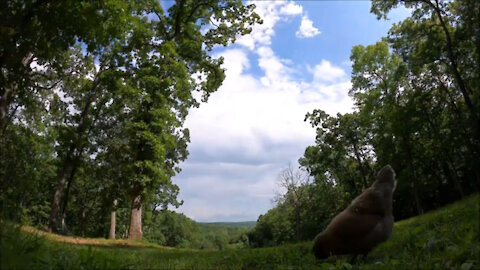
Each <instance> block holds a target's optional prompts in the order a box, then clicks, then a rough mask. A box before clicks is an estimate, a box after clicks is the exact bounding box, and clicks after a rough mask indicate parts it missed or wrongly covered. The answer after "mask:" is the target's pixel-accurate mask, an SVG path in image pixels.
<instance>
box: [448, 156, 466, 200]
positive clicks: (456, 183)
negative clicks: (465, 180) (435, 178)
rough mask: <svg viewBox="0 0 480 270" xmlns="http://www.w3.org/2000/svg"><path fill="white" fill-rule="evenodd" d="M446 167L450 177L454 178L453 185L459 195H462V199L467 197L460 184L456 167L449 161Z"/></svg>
mask: <svg viewBox="0 0 480 270" xmlns="http://www.w3.org/2000/svg"><path fill="white" fill-rule="evenodd" d="M446 166H447V168H448V170H449V172H450V176H451V178H452V182H453V183H452V184H453V187H454V188H455V189H456V190H457V192H458V195H460V198H463V197H465V192H463V188H462V184H461V183H460V179H459V178H458V174H457V171H456V170H455V166H453V164H452V162H451V161H448V162H447V163H446Z"/></svg>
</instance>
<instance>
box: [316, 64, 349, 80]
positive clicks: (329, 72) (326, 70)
mask: <svg viewBox="0 0 480 270" xmlns="http://www.w3.org/2000/svg"><path fill="white" fill-rule="evenodd" d="M313 79H314V80H315V81H319V82H335V81H338V80H339V79H345V71H344V70H343V69H342V68H340V67H335V66H333V65H332V64H331V63H330V62H329V61H327V60H322V62H321V63H320V64H319V65H316V66H315V67H314V68H313Z"/></svg>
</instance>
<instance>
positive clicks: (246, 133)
mask: <svg viewBox="0 0 480 270" xmlns="http://www.w3.org/2000/svg"><path fill="white" fill-rule="evenodd" d="M254 3H255V5H256V12H257V13H258V14H259V15H260V16H261V17H262V19H263V24H262V25H256V26H255V27H254V28H253V31H252V33H251V34H249V35H248V36H243V37H239V38H238V40H237V42H236V43H235V44H234V45H231V46H228V47H217V48H215V49H214V50H213V51H212V55H213V56H214V57H220V56H222V57H224V59H225V60H224V68H225V69H226V78H225V81H224V82H223V85H222V86H221V87H220V88H219V89H218V91H217V92H215V93H213V94H212V95H211V96H210V98H209V100H208V102H207V103H203V104H201V105H200V107H199V108H194V109H192V110H191V111H190V114H189V116H188V118H187V120H186V122H185V125H186V127H187V128H188V129H189V130H190V136H191V143H190V144H189V146H188V150H189V152H190V155H189V157H188V159H187V160H186V161H184V162H183V163H181V164H180V167H181V168H182V172H181V173H179V174H178V175H177V176H175V177H174V178H173V182H174V183H175V184H177V185H178V186H179V187H180V194H179V199H180V200H183V201H184V204H183V205H182V206H180V208H178V209H176V211H177V212H181V213H184V214H185V215H186V216H188V217H190V218H192V219H193V220H195V221H199V222H218V221H229V222H236V221H256V220H257V219H258V216H259V215H261V214H264V213H266V212H267V211H268V210H269V209H271V208H273V207H274V203H273V200H272V199H273V198H274V197H275V194H276V193H278V192H281V190H280V188H279V185H278V178H279V174H280V172H281V171H282V169H284V168H286V167H287V166H289V164H291V165H292V166H293V167H298V159H299V158H300V157H301V156H302V155H303V153H304V151H305V148H306V147H307V146H309V145H313V144H314V141H315V129H314V128H312V127H311V126H310V124H309V123H307V122H304V118H305V114H307V113H308V112H311V111H313V110H314V109H322V110H324V111H326V112H327V113H329V114H336V113H347V112H351V111H353V109H354V108H353V101H352V99H351V98H350V97H349V96H348V91H349V89H350V88H351V83H350V73H351V63H350V59H349V58H350V52H351V49H352V47H353V46H355V45H369V44H373V43H375V42H377V41H379V40H380V38H381V37H383V36H386V35H387V33H388V30H389V29H390V27H391V25H392V24H393V23H396V22H399V21H400V20H402V19H404V18H405V17H406V16H408V15H409V12H408V10H405V9H396V10H394V11H393V12H391V13H390V15H389V20H387V21H385V20H381V21H379V20H377V19H376V16H375V15H373V14H370V12H369V10H370V2H369V1H258V2H254Z"/></svg>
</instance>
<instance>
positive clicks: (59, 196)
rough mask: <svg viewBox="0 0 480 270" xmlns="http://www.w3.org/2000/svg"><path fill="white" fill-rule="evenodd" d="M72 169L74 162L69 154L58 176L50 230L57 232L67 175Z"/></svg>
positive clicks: (51, 211)
mask: <svg viewBox="0 0 480 270" xmlns="http://www.w3.org/2000/svg"><path fill="white" fill-rule="evenodd" d="M72 169H73V162H72V160H71V159H70V157H69V155H68V154H67V157H66V159H65V163H64V164H63V168H62V170H61V172H60V174H59V176H58V183H57V188H56V190H55V195H54V196H53V201H52V207H51V210H50V222H49V224H48V231H49V232H57V227H58V218H59V215H58V210H59V209H60V202H61V200H62V194H63V189H64V187H65V182H66V180H67V176H68V175H70V173H71V171H72Z"/></svg>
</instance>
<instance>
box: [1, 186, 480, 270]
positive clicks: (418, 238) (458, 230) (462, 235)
mask: <svg viewBox="0 0 480 270" xmlns="http://www.w3.org/2000/svg"><path fill="white" fill-rule="evenodd" d="M479 200H480V196H479V195H474V196H471V197H469V198H467V199H465V200H463V201H460V202H457V203H455V204H453V205H450V206H447V207H445V208H442V209H439V210H436V211H434V212H430V213H427V214H425V215H423V216H418V217H415V218H411V219H408V220H404V221H400V222H397V223H396V224H395V227H394V232H393V235H392V238H391V239H390V240H388V241H387V242H385V243H383V244H381V245H380V246H379V247H377V248H376V249H375V250H374V251H373V252H372V253H370V255H369V256H368V257H367V258H366V259H365V260H364V261H361V260H357V261H355V262H352V261H349V258H347V257H345V256H337V257H331V258H329V259H327V260H323V261H317V260H316V259H315V257H314V256H313V253H312V252H311V246H312V243H311V242H304V243H298V244H288V245H283V246H278V247H269V248H259V249H237V250H225V251H201V250H190V249H174V248H162V247H154V246H152V247H143V248H141V247H139V245H143V244H135V246H136V247H135V246H133V245H132V246H130V248H126V247H123V248H115V245H116V243H117V242H118V241H122V240H102V241H104V242H105V243H104V245H102V246H98V247H92V246H88V247H86V246H79V245H72V244H66V243H57V242H54V241H52V240H49V238H48V237H46V238H41V237H40V238H39V237H35V236H31V235H28V234H26V233H25V232H22V231H21V230H20V229H19V228H16V229H15V228H14V227H13V226H12V225H11V224H9V225H8V226H7V225H5V226H3V225H4V224H2V226H1V227H0V228H1V229H2V231H1V233H2V234H1V235H0V236H1V237H0V239H1V241H0V243H1V244H0V252H1V253H0V258H1V259H2V260H0V263H1V268H2V269H37V268H49V269H60V268H69V269H72V268H73V269H77V268H78V269H125V268H128V269H155V268H157V269H159V268H160V269H292V268H295V269H325V270H326V269H432V268H433V269H476V268H478V266H479V263H480V262H479V260H478V255H479V253H480V244H479V243H480V241H479V240H480V232H479V223H478V222H479V211H480V209H479ZM6 236H8V237H6ZM17 243H18V244H17ZM109 245H110V246H109ZM4 258H7V260H4ZM24 258H28V260H25V259H24Z"/></svg>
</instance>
